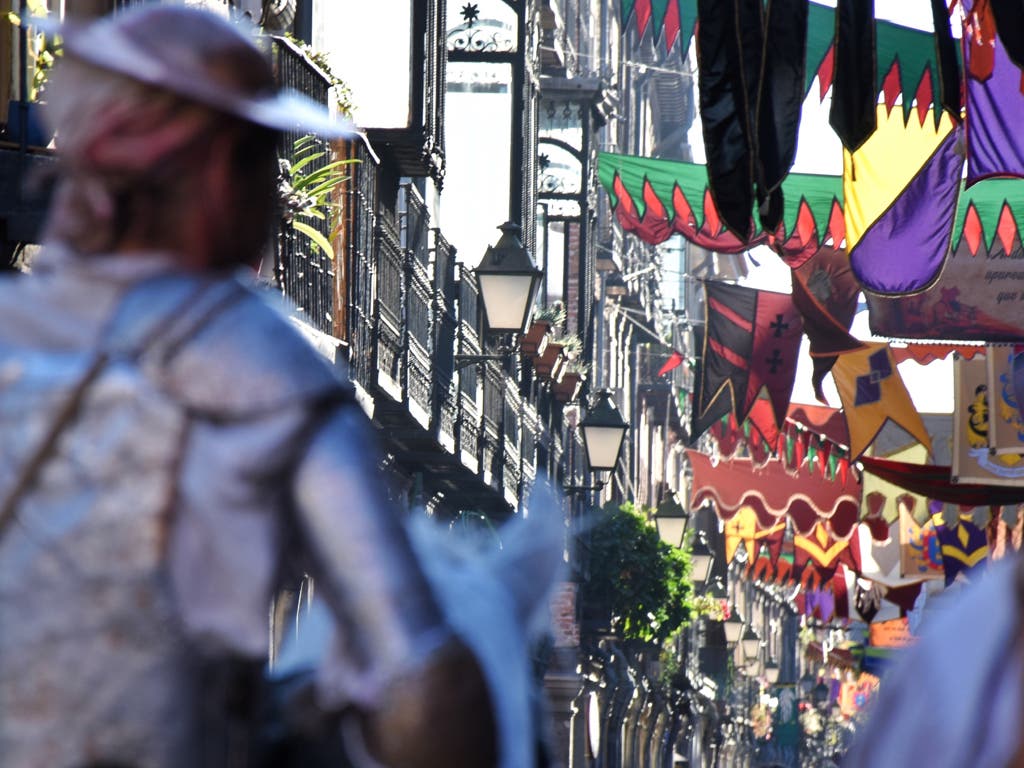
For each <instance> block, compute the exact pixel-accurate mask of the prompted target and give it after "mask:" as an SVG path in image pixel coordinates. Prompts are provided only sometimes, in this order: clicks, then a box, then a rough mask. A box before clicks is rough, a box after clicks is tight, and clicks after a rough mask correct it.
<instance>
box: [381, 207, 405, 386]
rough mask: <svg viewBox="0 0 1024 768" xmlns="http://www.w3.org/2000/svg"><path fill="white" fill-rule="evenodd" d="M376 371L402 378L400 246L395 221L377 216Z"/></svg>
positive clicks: (395, 380)
mask: <svg viewBox="0 0 1024 768" xmlns="http://www.w3.org/2000/svg"><path fill="white" fill-rule="evenodd" d="M376 231H377V242H376V246H377V260H376V263H377V306H376V309H377V313H376V317H377V323H376V326H377V343H378V348H377V371H378V373H379V374H384V375H386V376H388V377H389V378H390V379H391V380H392V381H394V382H401V381H402V375H401V373H402V372H401V362H402V360H401V354H400V352H401V340H402V279H403V278H402V272H403V270H402V247H401V244H400V243H399V240H398V231H397V228H396V226H395V222H394V221H393V220H392V219H391V218H390V217H388V216H380V217H379V218H378V219H377V229H376Z"/></svg>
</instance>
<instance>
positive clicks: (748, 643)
mask: <svg viewBox="0 0 1024 768" xmlns="http://www.w3.org/2000/svg"><path fill="white" fill-rule="evenodd" d="M740 646H741V648H742V649H743V659H744V661H749V660H750V659H753V658H755V657H756V656H757V654H758V651H760V650H761V636H760V635H758V634H757V630H756V629H754V628H753V627H752V626H748V627H747V631H746V632H744V633H743V638H742V639H741V640H740Z"/></svg>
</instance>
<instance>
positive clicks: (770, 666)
mask: <svg viewBox="0 0 1024 768" xmlns="http://www.w3.org/2000/svg"><path fill="white" fill-rule="evenodd" d="M779 671H780V670H779V665H778V664H776V663H775V662H774V661H769V662H768V663H767V664H765V665H764V676H765V679H767V680H768V682H769V683H770V684H771V685H775V684H776V683H777V682H779Z"/></svg>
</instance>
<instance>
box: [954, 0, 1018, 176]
mask: <svg viewBox="0 0 1024 768" xmlns="http://www.w3.org/2000/svg"><path fill="white" fill-rule="evenodd" d="M963 6H964V13H965V19H964V34H963V50H964V58H965V61H966V67H965V69H966V72H967V138H968V142H967V154H968V163H967V172H968V173H967V184H968V185H971V184H974V183H976V182H978V181H981V180H982V179H987V178H990V177H993V176H1022V175H1024V138H1022V137H1021V132H1020V126H1021V125H1022V124H1024V93H1022V92H1021V70H1020V67H1019V66H1018V65H1017V64H1015V63H1014V62H1013V60H1012V59H1011V57H1010V55H1009V53H1008V52H1007V49H1006V45H1005V42H1004V36H1005V35H1004V33H1007V32H1009V31H1010V29H1011V27H1012V25H1010V24H1003V25H1001V29H1000V30H999V34H996V22H997V20H998V19H997V18H996V16H995V15H994V14H993V10H994V7H995V6H994V5H993V4H992V3H991V2H990V0H981V2H978V0H963ZM1020 12H1021V9H1020V8H1019V7H1018V8H1017V10H1016V12H1015V13H1016V15H1017V16H1018V18H1016V19H1014V22H1013V24H1014V25H1017V26H1019V25H1020V19H1019V14H1020Z"/></svg>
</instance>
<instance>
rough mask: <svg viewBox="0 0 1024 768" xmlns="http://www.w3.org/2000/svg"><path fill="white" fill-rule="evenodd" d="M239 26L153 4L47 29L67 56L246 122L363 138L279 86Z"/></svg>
mask: <svg viewBox="0 0 1024 768" xmlns="http://www.w3.org/2000/svg"><path fill="white" fill-rule="evenodd" d="M37 22H38V20H36V19H33V20H32V23H33V24H37ZM241 24H242V22H239V23H233V22H231V21H228V20H227V19H224V18H222V17H220V16H218V15H216V14H214V13H211V12H209V11H205V10H202V9H199V8H188V7H184V6H181V5H173V4H171V5H158V4H148V5H142V6H137V7H134V8H132V9H130V10H127V11H123V12H121V13H118V14H115V15H112V16H106V17H103V18H101V19H98V20H96V21H92V22H88V23H81V22H74V21H67V22H65V23H63V24H56V23H53V22H43V23H42V26H43V27H44V28H45V29H46V31H48V32H50V33H52V34H58V35H60V36H61V37H62V38H63V41H64V54H65V56H69V57H73V58H76V59H79V60H81V61H84V62H86V63H88V64H91V65H92V66H94V67H98V68H100V69H105V70H108V71H110V72H116V73H117V74H119V75H123V76H124V77H127V78H131V79H132V80H137V81H139V82H142V83H146V84H148V85H152V86H154V87H157V88H162V89H165V90H168V91H171V92H172V93H175V94H177V95H179V96H183V97H185V98H188V99H192V100H194V101H197V102H199V103H201V104H204V105H206V106H208V107H212V108H214V109H217V110H219V111H222V112H225V113H227V114H229V115H233V116H235V117H238V118H241V119H242V120H246V121H248V122H252V123H256V124H257V125H262V126H266V127H267V128H272V129H275V130H279V131H288V130H299V131H303V132H306V133H315V134H318V135H320V136H323V137H324V138H329V139H340V138H348V137H354V136H357V135H360V132H359V131H358V130H357V129H356V127H355V126H354V125H353V124H352V123H351V122H350V121H348V120H344V119H341V118H335V117H332V116H331V115H330V114H329V113H328V111H327V109H326V107H324V106H323V105H321V104H318V103H316V102H315V101H313V100H311V99H308V98H306V97H305V96H303V95H301V94H299V93H297V92H295V91H292V90H290V89H281V88H278V87H277V85H276V84H275V82H274V77H273V70H272V68H271V65H270V62H269V61H268V60H267V57H266V56H265V55H264V53H263V52H262V51H261V50H260V49H259V47H258V46H257V44H256V42H255V38H254V35H252V34H249V33H248V32H247V31H246V30H245V28H244V27H243V26H241Z"/></svg>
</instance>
